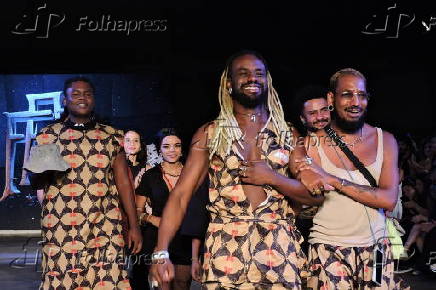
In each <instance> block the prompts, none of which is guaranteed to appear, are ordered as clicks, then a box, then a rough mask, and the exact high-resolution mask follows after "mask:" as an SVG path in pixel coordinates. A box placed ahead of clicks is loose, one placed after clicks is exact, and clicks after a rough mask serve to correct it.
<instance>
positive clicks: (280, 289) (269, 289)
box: [202, 282, 289, 290]
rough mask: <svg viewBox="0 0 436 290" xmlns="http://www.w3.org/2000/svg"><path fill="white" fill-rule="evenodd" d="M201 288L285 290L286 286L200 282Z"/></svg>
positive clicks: (211, 289) (207, 289)
mask: <svg viewBox="0 0 436 290" xmlns="http://www.w3.org/2000/svg"><path fill="white" fill-rule="evenodd" d="M202 289H205V290H222V289H226V290H230V289H232V290H233V289H238V290H285V289H289V288H288V287H285V286H283V284H281V283H277V284H261V283H248V282H247V283H242V284H238V285H224V284H221V283H204V284H202Z"/></svg>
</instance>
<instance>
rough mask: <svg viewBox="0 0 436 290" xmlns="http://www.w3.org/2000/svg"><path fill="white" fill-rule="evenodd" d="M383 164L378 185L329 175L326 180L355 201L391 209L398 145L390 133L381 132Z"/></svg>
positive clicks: (394, 193) (393, 200)
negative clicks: (364, 183) (354, 181)
mask: <svg viewBox="0 0 436 290" xmlns="http://www.w3.org/2000/svg"><path fill="white" fill-rule="evenodd" d="M383 149H384V150H383V165H382V169H381V174H380V179H379V186H378V187H371V186H367V185H358V184H355V183H352V182H349V181H346V180H343V179H340V178H337V177H336V176H332V175H329V177H328V182H329V184H331V185H332V186H334V187H335V188H336V189H337V190H339V191H340V192H342V193H344V194H346V195H348V196H349V197H351V198H352V199H354V200H355V201H357V202H360V203H362V204H364V205H367V206H370V207H373V208H384V209H386V210H388V211H392V210H393V209H394V208H395V204H396V203H397V196H398V182H399V174H398V172H399V171H398V145H397V141H396V140H395V138H394V136H392V134H390V133H387V132H383Z"/></svg>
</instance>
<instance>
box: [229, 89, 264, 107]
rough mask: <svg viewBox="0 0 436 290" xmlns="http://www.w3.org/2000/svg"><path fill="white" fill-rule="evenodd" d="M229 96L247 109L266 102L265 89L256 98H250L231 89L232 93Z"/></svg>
mask: <svg viewBox="0 0 436 290" xmlns="http://www.w3.org/2000/svg"><path fill="white" fill-rule="evenodd" d="M231 96H232V99H234V100H235V101H237V102H238V103H239V104H241V105H242V106H243V107H245V108H247V109H254V108H256V107H257V106H259V105H263V104H266V100H267V92H266V90H263V92H262V94H260V95H259V96H257V97H256V98H250V97H248V96H247V95H245V94H243V93H240V92H238V91H236V90H235V89H233V93H232V95H231Z"/></svg>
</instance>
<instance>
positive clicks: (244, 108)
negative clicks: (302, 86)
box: [152, 51, 328, 289]
mask: <svg viewBox="0 0 436 290" xmlns="http://www.w3.org/2000/svg"><path fill="white" fill-rule="evenodd" d="M219 100H220V105H221V112H220V115H219V117H218V118H217V119H216V120H215V121H213V122H211V123H209V124H206V125H204V126H202V127H201V128H200V129H199V130H198V131H197V132H196V133H195V135H194V137H193V142H192V144H191V149H190V153H189V156H188V159H187V162H186V165H185V167H184V169H183V172H182V175H181V177H180V179H179V181H178V183H177V185H176V187H175V188H174V189H173V191H172V192H171V195H170V198H169V200H168V202H167V205H166V207H165V210H164V213H163V216H162V220H161V224H160V227H159V238H158V245H157V248H156V252H155V253H154V257H153V258H154V260H155V261H156V262H157V263H156V264H155V265H153V266H152V273H153V279H154V280H156V281H157V282H158V283H159V284H162V283H167V282H168V281H169V280H171V279H172V278H173V276H174V268H173V266H172V264H171V262H170V260H169V259H167V258H165V257H166V254H167V252H166V250H167V247H168V244H169V242H170V240H171V238H172V237H173V236H174V233H175V232H176V230H177V228H178V227H179V225H180V222H181V220H182V218H183V215H184V213H185V211H186V206H187V204H188V201H189V199H190V198H191V195H192V192H194V191H195V190H196V188H197V187H198V185H199V184H201V182H202V180H203V178H204V177H205V175H206V174H207V172H208V173H209V178H210V189H209V201H210V204H209V205H208V210H209V212H210V215H211V222H210V224H209V227H208V230H207V234H206V239H205V253H204V262H203V277H202V280H203V286H204V287H205V288H207V289H300V288H301V285H302V281H301V274H302V272H303V269H304V265H305V255H304V254H303V252H302V251H301V248H300V242H301V235H300V233H299V232H298V231H297V230H296V228H295V226H294V219H295V209H296V208H297V207H298V204H299V203H300V202H301V203H305V204H315V203H317V198H315V197H312V195H310V194H309V193H308V191H307V190H306V187H305V186H304V185H303V184H302V183H300V182H299V181H298V180H295V179H290V178H289V171H290V170H292V169H293V168H294V159H296V158H300V159H301V158H304V157H305V154H306V153H305V150H304V146H296V144H293V142H294V143H297V142H295V141H296V140H297V137H298V136H297V135H296V132H294V131H293V129H291V128H290V127H289V126H288V124H287V123H286V122H285V121H284V117H283V111H282V108H281V105H280V101H279V99H278V96H277V93H276V91H275V90H274V88H273V87H272V81H271V76H270V74H269V72H268V69H267V67H266V63H265V61H264V59H263V58H262V57H261V56H260V55H259V54H258V53H256V52H247V51H244V52H241V53H238V54H236V55H234V56H232V57H231V58H230V60H229V61H228V65H227V67H226V69H225V71H224V73H223V75H222V77H221V86H220V91H219ZM207 169H209V170H207ZM307 173H309V171H306V172H305V173H303V174H305V175H304V176H302V181H303V182H304V183H305V185H306V186H307V187H308V188H310V189H311V190H316V191H320V190H321V189H322V187H323V186H326V187H328V185H327V184H324V183H323V182H322V180H321V179H319V175H317V174H313V175H312V174H307ZM310 173H311V172H310ZM159 258H163V259H159Z"/></svg>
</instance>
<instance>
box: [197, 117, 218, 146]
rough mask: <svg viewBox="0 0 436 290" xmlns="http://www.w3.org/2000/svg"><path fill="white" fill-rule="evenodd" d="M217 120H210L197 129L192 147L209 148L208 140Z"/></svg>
mask: <svg viewBox="0 0 436 290" xmlns="http://www.w3.org/2000/svg"><path fill="white" fill-rule="evenodd" d="M215 127H216V124H215V122H208V123H206V124H204V125H202V126H201V127H200V128H198V129H197V131H196V132H195V134H194V136H193V137H192V142H191V147H192V148H199V149H207V144H208V141H209V140H210V138H211V137H212V136H211V132H213V130H214V129H215Z"/></svg>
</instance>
